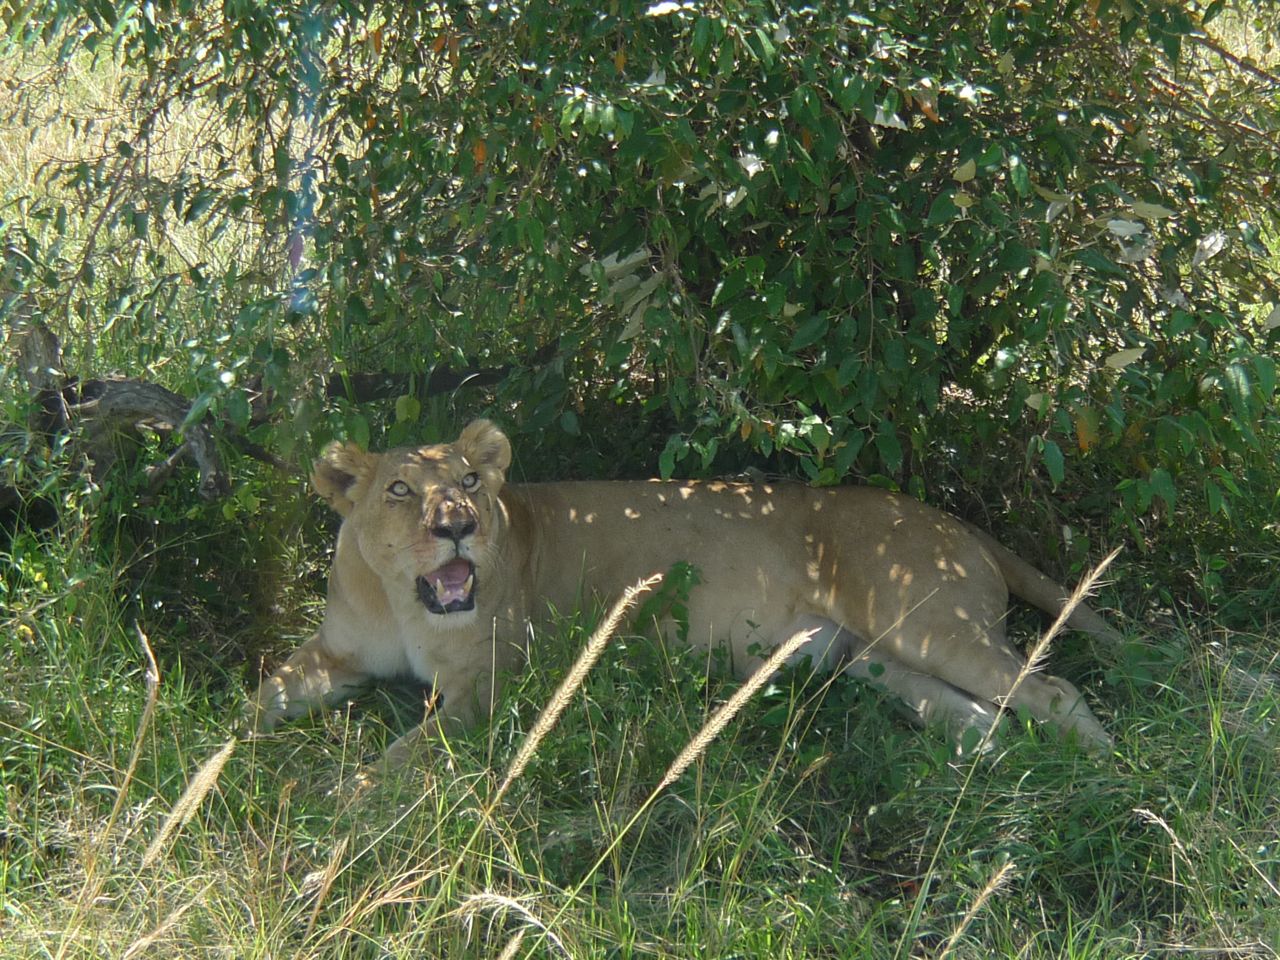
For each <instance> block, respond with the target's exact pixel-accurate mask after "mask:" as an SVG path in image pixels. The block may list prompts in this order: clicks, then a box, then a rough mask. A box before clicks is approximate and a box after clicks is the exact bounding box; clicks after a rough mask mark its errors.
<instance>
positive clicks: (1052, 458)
mask: <svg viewBox="0 0 1280 960" xmlns="http://www.w3.org/2000/svg"><path fill="white" fill-rule="evenodd" d="M1041 457H1042V458H1043V459H1044V467H1045V469H1046V470H1047V471H1048V472H1049V479H1050V480H1051V481H1052V482H1053V485H1054V486H1055V487H1057V486H1058V485H1059V484H1060V483H1062V481H1063V480H1065V479H1066V476H1067V470H1066V464H1065V462H1064V460H1063V456H1062V448H1061V447H1060V446H1058V444H1057V443H1056V442H1055V441H1053V440H1045V441H1044V446H1043V448H1042V449H1041Z"/></svg>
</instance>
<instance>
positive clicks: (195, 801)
mask: <svg viewBox="0 0 1280 960" xmlns="http://www.w3.org/2000/svg"><path fill="white" fill-rule="evenodd" d="M237 742H238V741H237V740H236V738H235V737H232V738H231V739H230V740H228V741H227V742H226V743H224V744H223V745H222V749H221V750H219V751H218V752H217V753H215V754H214V755H213V756H212V757H210V758H209V759H208V760H206V761H205V762H204V764H203V766H201V767H200V769H199V770H197V771H196V775H195V776H194V777H193V778H192V780H191V783H190V784H189V785H188V786H187V789H186V790H185V791H184V792H183V794H182V796H180V797H179V798H178V802H177V803H175V804H174V805H173V809H172V810H171V811H170V812H169V816H168V817H166V818H165V821H164V825H163V826H161V827H160V832H159V833H158V834H156V838H155V839H154V840H152V841H151V844H150V845H149V846H148V847H147V851H146V853H144V854H143V855H142V868H143V869H144V870H145V869H146V868H147V867H149V866H151V865H152V864H153V863H155V862H156V860H157V859H158V858H159V857H160V854H162V853H163V852H164V849H165V847H166V846H168V843H169V840H170V838H171V837H172V835H173V834H174V833H176V832H177V831H178V830H180V829H182V828H183V827H185V826H186V825H187V824H188V823H190V822H191V818H192V817H193V816H195V813H196V810H198V809H199V808H200V804H201V803H202V802H203V801H204V798H205V797H206V796H207V795H208V793H209V791H210V790H212V789H213V787H214V784H216V783H217V782H218V776H219V775H220V774H221V773H222V768H223V767H225V766H226V765H227V761H228V760H229V759H231V754H232V753H233V752H234V751H235V749H236V743H237Z"/></svg>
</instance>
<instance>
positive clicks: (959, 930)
mask: <svg viewBox="0 0 1280 960" xmlns="http://www.w3.org/2000/svg"><path fill="white" fill-rule="evenodd" d="M1011 873H1013V861H1012V860H1009V861H1007V862H1006V863H1005V864H1004V866H1002V867H1001V868H1000V869H999V870H997V871H996V872H995V873H993V874H992V875H991V878H990V879H989V880H987V883H986V886H984V887H983V888H982V891H981V892H980V893H979V894H978V896H977V898H976V899H975V900H974V901H973V903H971V904H970V905H969V909H968V910H966V911H965V914H964V917H963V918H962V919H961V921H960V923H959V925H958V926H957V927H956V928H955V929H954V930H952V931H951V936H949V937H948V938H947V942H946V943H944V944H943V945H942V949H941V950H939V951H938V957H937V960H944V958H945V957H947V956H949V955H950V954H951V951H952V950H954V949H955V946H956V943H957V942H958V941H959V939H960V938H961V937H963V936H964V932H965V931H966V930H968V929H969V924H971V923H973V918H974V917H976V916H977V915H978V911H980V910H981V909H982V908H983V906H984V905H985V904H986V902H987V901H988V900H990V899H991V897H992V895H993V894H995V892H996V891H997V890H999V889H1000V888H1001V887H1002V886H1004V884H1005V881H1007V880H1008V879H1009V875H1010V874H1011Z"/></svg>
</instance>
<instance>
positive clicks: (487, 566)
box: [251, 420, 1115, 758]
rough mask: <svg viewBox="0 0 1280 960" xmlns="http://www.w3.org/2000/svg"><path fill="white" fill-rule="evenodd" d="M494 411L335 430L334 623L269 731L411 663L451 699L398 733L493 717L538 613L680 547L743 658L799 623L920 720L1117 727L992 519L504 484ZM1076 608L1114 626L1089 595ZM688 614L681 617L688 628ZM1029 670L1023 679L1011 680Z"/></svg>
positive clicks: (628, 486)
mask: <svg viewBox="0 0 1280 960" xmlns="http://www.w3.org/2000/svg"><path fill="white" fill-rule="evenodd" d="M510 463H511V445H510V443H509V442H508V441H507V438H506V436H504V435H503V433H502V431H501V430H499V429H498V428H497V427H496V426H494V424H492V423H490V422H489V421H487V420H477V421H474V422H473V423H471V424H469V425H468V426H467V427H466V428H465V429H464V430H463V431H462V435H461V436H460V437H459V438H458V440H457V442H455V443H451V444H437V445H433V446H424V447H418V448H416V449H413V448H401V449H396V450H391V451H388V452H387V453H382V454H376V453H366V452H365V451H364V450H361V449H359V448H358V447H356V446H353V445H351V444H343V443H335V444H333V445H331V446H330V447H329V448H328V449H326V450H325V452H324V454H323V456H321V458H320V459H319V460H318V461H317V462H316V464H315V472H314V475H313V478H312V479H313V483H314V485H315V488H316V490H317V491H318V492H319V493H320V495H321V496H322V497H324V498H325V500H327V501H328V502H329V504H330V505H331V506H332V507H333V508H334V509H335V510H337V511H338V513H340V514H341V515H342V517H343V522H342V527H341V529H340V530H339V532H338V544H337V550H336V552H335V554H334V559H333V569H332V572H331V574H330V577H329V595H328V606H327V608H326V610H325V615H324V622H323V623H322V624H321V626H320V629H319V630H317V631H316V633H315V635H314V636H312V637H311V639H309V640H308V641H307V642H306V643H304V644H302V646H301V647H299V648H298V649H297V650H296V651H295V652H294V653H293V655H292V656H291V657H289V659H288V661H287V662H286V663H285V664H284V665H283V666H281V667H280V668H279V669H278V670H276V671H275V672H274V673H273V674H271V675H270V676H269V677H268V678H267V679H266V680H265V681H263V683H262V685H261V686H260V688H259V689H258V692H257V695H256V697H255V700H254V702H253V703H252V704H251V706H252V708H253V713H254V715H255V720H256V726H257V728H258V729H259V730H269V729H271V728H272V727H274V726H275V724H276V723H277V722H278V721H279V720H280V719H281V718H282V717H287V716H293V715H296V714H298V713H301V712H303V711H306V710H309V709H311V708H313V707H315V706H317V705H318V704H320V703H322V702H325V701H330V700H332V699H334V698H338V697H341V696H343V695H344V694H346V693H348V692H349V691H350V690H352V689H353V688H354V687H356V686H358V685H362V684H364V683H365V682H366V681H368V680H370V679H378V678H391V677H396V676H407V677H416V678H417V679H418V680H420V681H422V682H424V683H427V684H430V685H431V687H432V689H433V692H434V695H435V700H436V706H435V709H434V711H433V712H431V713H430V714H429V715H428V716H427V717H426V718H425V719H424V720H423V723H422V725H420V726H419V727H418V728H416V729H415V730H414V731H412V732H411V733H410V734H407V735H406V736H405V737H402V738H401V740H400V741H398V742H397V744H396V745H393V746H392V748H391V752H390V754H389V757H392V758H397V757H402V755H403V754H405V753H406V752H407V751H408V747H409V745H410V744H411V743H412V742H413V741H414V740H415V739H417V738H418V737H420V736H422V735H423V734H424V733H426V734H438V733H439V732H440V731H439V729H438V727H439V725H440V724H441V723H446V724H457V725H459V726H462V727H465V726H468V725H471V724H474V723H476V722H477V721H478V720H479V719H480V718H482V717H487V716H488V715H489V711H490V709H491V707H492V704H493V700H494V697H495V694H496V690H495V679H496V678H497V677H499V676H500V675H501V674H502V673H503V672H504V671H507V670H510V669H511V668H512V667H513V666H515V665H516V664H517V663H518V660H519V657H520V655H521V652H522V649H523V647H524V644H525V638H526V635H527V624H529V623H530V622H533V623H537V622H538V621H539V620H541V619H543V618H544V617H545V615H546V614H547V612H548V609H549V607H553V608H554V609H556V610H559V611H565V610H569V609H572V608H573V607H574V606H575V605H577V604H578V603H579V601H580V600H581V598H582V597H583V596H584V594H586V595H588V596H589V595H590V594H591V593H592V592H594V593H598V594H602V595H607V594H611V593H616V592H618V591H619V590H621V589H622V588H623V587H625V586H627V585H629V584H631V583H633V582H634V581H636V580H637V579H639V578H641V577H643V576H646V575H648V574H651V573H653V572H656V571H662V570H665V569H667V568H669V567H670V566H671V565H672V564H674V563H676V562H678V561H685V562H688V563H690V564H692V565H693V566H694V567H696V569H697V570H698V572H699V573H700V576H701V584H700V585H699V586H696V587H694V588H693V590H692V592H691V595H690V597H689V602H688V639H689V640H690V641H691V642H696V643H699V644H703V645H709V644H716V643H721V642H724V643H727V645H728V650H729V653H730V656H731V660H732V663H733V665H734V667H735V670H736V671H737V672H738V673H740V674H743V675H746V674H748V673H750V672H751V670H752V669H753V667H754V666H755V665H757V664H758V663H759V662H760V655H759V651H760V650H762V649H763V650H764V651H766V653H767V650H768V649H769V647H770V646H772V645H775V644H777V643H779V642H781V641H782V640H784V639H786V638H787V637H789V636H791V635H793V634H794V633H796V632H797V631H799V630H802V629H806V628H807V629H814V628H816V632H815V634H814V636H813V637H812V639H811V640H809V641H808V642H807V643H806V644H805V646H804V648H802V651H801V653H800V654H798V655H797V656H798V657H809V658H811V659H812V661H813V662H814V663H815V664H816V665H821V666H825V667H828V668H839V669H843V670H845V671H848V672H850V673H853V674H855V675H858V676H861V677H864V678H866V679H868V680H870V681H871V682H872V683H874V684H876V685H878V686H880V687H882V688H884V689H886V690H888V691H890V692H892V693H893V694H895V695H897V696H899V697H901V698H902V700H904V701H905V702H906V704H907V705H908V706H909V707H910V708H911V710H913V711H914V712H915V714H916V715H918V716H919V718H921V719H922V720H929V721H941V722H943V723H946V724H947V725H949V726H950V727H951V728H952V729H953V730H963V729H965V728H968V727H979V728H981V730H982V731H984V732H985V730H986V729H987V727H988V726H989V725H990V723H991V721H992V718H993V717H994V716H995V714H996V713H997V710H998V707H1004V706H1010V707H1023V708H1025V709H1026V710H1027V711H1029V712H1030V713H1031V715H1032V716H1034V717H1036V718H1038V719H1040V720H1044V721H1048V722H1050V723H1051V724H1053V725H1055V726H1056V727H1058V728H1060V729H1062V730H1065V731H1074V732H1075V733H1076V734H1077V735H1078V736H1079V738H1080V739H1081V741H1082V742H1084V743H1086V744H1088V745H1092V746H1095V747H1104V746H1105V745H1107V744H1108V743H1109V742H1110V739H1109V737H1108V736H1107V733H1106V731H1104V730H1103V728H1102V726H1101V725H1100V724H1099V723H1098V721H1097V720H1096V719H1094V716H1093V714H1092V713H1091V712H1090V710H1089V707H1088V706H1087V705H1086V704H1085V702H1084V700H1083V699H1082V698H1081V696H1080V693H1079V692H1078V691H1077V690H1076V689H1075V687H1073V686H1072V685H1071V684H1070V683H1068V682H1067V681H1065V680H1061V679H1058V678H1057V677H1051V676H1046V675H1044V674H1041V673H1032V674H1030V675H1029V676H1027V677H1025V678H1024V679H1023V681H1022V682H1021V683H1020V684H1018V685H1017V686H1016V689H1014V686H1015V684H1014V681H1015V678H1016V677H1017V676H1018V674H1019V671H1020V670H1021V669H1022V668H1023V666H1024V661H1023V659H1022V657H1021V656H1020V655H1019V654H1018V653H1017V652H1016V651H1015V650H1014V648H1013V647H1012V646H1011V645H1010V644H1009V643H1008V642H1007V641H1006V639H1005V631H1004V617H1005V608H1006V604H1007V602H1008V596H1009V592H1010V591H1012V592H1013V593H1014V594H1016V595H1017V596H1019V597H1022V598H1023V599H1024V600H1027V601H1029V602H1030V603H1032V604H1034V605H1036V606H1037V607H1040V608H1041V609H1042V610H1045V611H1048V612H1049V613H1055V614H1056V613H1059V612H1060V611H1061V609H1062V606H1063V600H1064V598H1065V597H1066V595H1067V592H1066V591H1065V590H1064V589H1063V588H1062V587H1061V586H1059V585H1058V584H1056V583H1054V582H1053V581H1051V580H1050V579H1049V578H1047V577H1045V576H1044V575H1043V574H1041V573H1039V572H1038V571H1037V570H1035V569H1034V568H1033V567H1031V566H1030V565H1029V564H1028V563H1026V562H1025V561H1024V560H1022V559H1020V558H1019V557H1017V556H1015V555H1014V554H1013V553H1011V552H1010V551H1009V550H1007V549H1005V548H1004V547H1002V546H1001V545H1000V544H999V543H997V542H996V541H995V540H993V539H992V538H991V537H989V536H987V535H986V534H984V533H981V532H980V531H977V530H975V529H973V528H971V527H969V526H967V525H966V524H964V523H962V522H960V521H958V520H956V519H954V518H952V517H950V516H947V515H946V514H944V513H940V512H939V511H937V510H934V509H932V508H931V507H928V506H925V505H924V504H922V503H919V502H917V501H916V500H913V499H912V498H910V497H907V496H902V495H900V494H894V493H888V492H885V491H882V490H877V489H870V488H859V487H843V488H834V489H833V488H828V489H811V488H808V487H804V486H800V485H792V484H778V485H746V484H735V483H680V482H661V481H648V482H631V483H627V482H600V483H544V484H528V485H516V484H506V483H505V471H506V469H507V467H508V466H509V465H510ZM1069 623H1070V624H1071V625H1072V626H1074V627H1076V628H1078V629H1080V630H1083V631H1085V632H1086V633H1090V634H1094V635H1096V636H1100V637H1107V638H1112V637H1114V636H1115V633H1114V631H1113V630H1112V629H1111V628H1110V627H1109V626H1108V625H1107V624H1106V623H1105V621H1103V620H1102V618H1101V617H1099V616H1098V615H1097V614H1096V613H1094V612H1093V611H1092V610H1090V609H1088V608H1087V607H1084V606H1078V607H1077V608H1076V609H1075V610H1074V612H1073V613H1072V614H1071V617H1070V620H1069ZM675 627H676V625H675V624H674V623H671V624H667V625H666V629H668V630H669V631H670V632H672V633H674V632H675ZM1011 689H1014V692H1013V694H1012V696H1010V690H1011Z"/></svg>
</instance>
